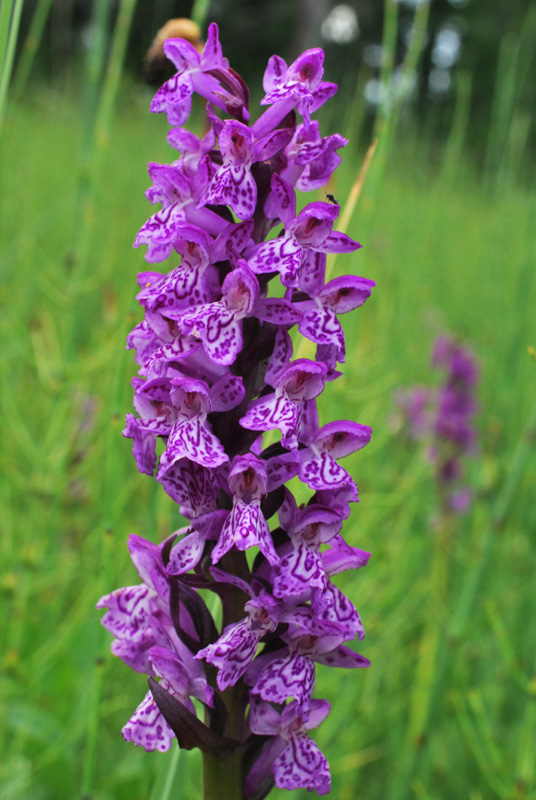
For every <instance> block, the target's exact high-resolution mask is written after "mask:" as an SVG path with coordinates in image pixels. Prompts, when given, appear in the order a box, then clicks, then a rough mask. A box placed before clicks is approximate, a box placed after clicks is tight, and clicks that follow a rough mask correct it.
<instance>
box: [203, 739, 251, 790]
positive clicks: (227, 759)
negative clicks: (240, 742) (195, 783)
mask: <svg viewBox="0 0 536 800" xmlns="http://www.w3.org/2000/svg"><path fill="white" fill-rule="evenodd" d="M203 787H204V791H203V800H243V797H244V795H243V793H242V770H241V764H240V748H237V749H236V751H234V752H232V753H228V754H226V755H223V756H217V755H211V754H209V753H203Z"/></svg>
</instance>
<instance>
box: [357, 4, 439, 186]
mask: <svg viewBox="0 0 536 800" xmlns="http://www.w3.org/2000/svg"><path fill="white" fill-rule="evenodd" d="M429 13H430V3H429V2H423V3H421V4H419V5H417V7H416V9H415V15H414V18H413V27H412V34H411V38H410V42H409V45H408V48H407V50H406V54H405V56H404V60H403V62H402V64H401V66H400V69H399V75H398V81H397V83H399V84H400V85H401V86H402V87H404V86H405V85H406V86H409V83H410V80H411V76H412V75H413V74H414V73H415V71H416V69H417V64H418V62H419V58H420V55H421V53H422V50H423V48H424V43H425V39H426V29H427V25H428V17H429ZM397 14H398V4H397V3H396V2H395V1H394V0H386V3H385V17H384V33H383V41H382V52H383V56H382V57H383V64H382V70H381V74H380V80H381V85H382V87H383V91H384V92H385V99H384V101H383V102H382V103H380V105H379V108H378V115H377V117H376V121H375V124H374V137H375V138H378V140H379V146H378V155H377V158H376V159H375V166H374V170H373V178H372V180H371V181H370V190H371V196H372V198H374V197H375V196H376V195H377V193H378V190H379V188H380V186H381V183H382V180H383V175H384V172H385V168H386V165H387V161H388V158H389V155H390V153H391V151H392V149H393V144H394V140H395V134H396V130H397V127H398V120H399V117H400V112H401V110H402V106H403V103H404V99H405V98H404V94H403V92H401V93H400V94H399V96H396V87H395V82H394V64H395V56H396V43H397V36H398V16H397Z"/></svg>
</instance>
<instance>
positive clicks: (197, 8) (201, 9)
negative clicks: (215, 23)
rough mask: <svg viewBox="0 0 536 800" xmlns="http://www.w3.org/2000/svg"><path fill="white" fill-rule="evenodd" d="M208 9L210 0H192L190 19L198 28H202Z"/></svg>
mask: <svg viewBox="0 0 536 800" xmlns="http://www.w3.org/2000/svg"><path fill="white" fill-rule="evenodd" d="M209 9H210V0H194V4H193V6H192V13H191V14H190V19H191V20H192V22H195V23H197V25H199V27H200V28H204V26H205V23H206V20H207V17H208V12H209Z"/></svg>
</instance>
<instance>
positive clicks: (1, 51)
mask: <svg viewBox="0 0 536 800" xmlns="http://www.w3.org/2000/svg"><path fill="white" fill-rule="evenodd" d="M21 12H22V0H14V2H13V0H11V1H10V0H2V3H1V4H0V58H1V59H2V65H1V72H0V137H1V135H2V128H3V125H4V117H5V113H6V103H7V92H8V88H9V81H10V78H11V71H12V69H13V59H14V57H15V45H16V44H17V36H18V33H19V24H20V15H21Z"/></svg>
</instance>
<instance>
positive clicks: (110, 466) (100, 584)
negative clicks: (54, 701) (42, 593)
mask: <svg viewBox="0 0 536 800" xmlns="http://www.w3.org/2000/svg"><path fill="white" fill-rule="evenodd" d="M125 368H126V359H123V360H122V361H121V362H120V368H119V369H117V370H116V371H115V373H114V376H115V377H114V379H113V384H112V390H111V395H110V397H111V403H110V409H111V414H110V424H109V425H108V431H107V436H106V442H105V449H104V452H105V460H104V465H103V484H104V486H103V507H104V514H103V519H102V520H101V523H100V525H99V526H98V527H97V528H96V530H95V534H96V536H97V537H98V543H97V546H98V548H99V556H98V572H97V575H96V576H94V583H95V599H96V598H98V597H99V596H100V594H101V592H103V591H106V589H107V587H108V586H110V585H111V584H112V583H113V575H114V555H113V554H114V552H115V551H114V544H115V542H114V533H115V530H116V525H117V502H116V497H117V487H116V486H115V477H116V476H117V475H118V474H119V473H120V470H119V469H118V464H117V463H116V462H117V448H116V446H115V442H116V441H117V438H118V436H119V432H120V419H121V417H120V414H119V411H118V409H119V407H120V399H121V398H122V396H123V386H124V382H125V381H124V378H125ZM108 654H109V636H108V634H107V632H106V630H105V629H104V628H99V631H98V634H97V637H96V643H95V652H94V654H93V659H92V675H91V678H90V681H89V682H90V702H89V706H88V709H87V720H88V724H87V733H86V747H85V750H84V762H83V768H82V782H81V796H82V797H90V796H91V793H92V791H93V785H94V779H95V764H96V753H97V743H98V738H99V726H100V713H101V702H102V691H103V686H104V677H105V668H106V664H107V662H108V660H109V659H108V658H107V656H108Z"/></svg>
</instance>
